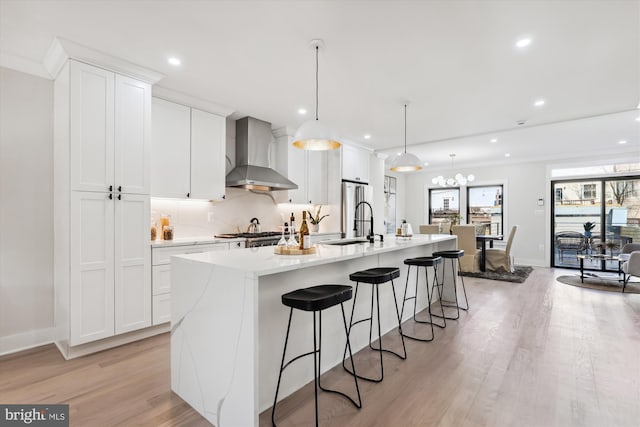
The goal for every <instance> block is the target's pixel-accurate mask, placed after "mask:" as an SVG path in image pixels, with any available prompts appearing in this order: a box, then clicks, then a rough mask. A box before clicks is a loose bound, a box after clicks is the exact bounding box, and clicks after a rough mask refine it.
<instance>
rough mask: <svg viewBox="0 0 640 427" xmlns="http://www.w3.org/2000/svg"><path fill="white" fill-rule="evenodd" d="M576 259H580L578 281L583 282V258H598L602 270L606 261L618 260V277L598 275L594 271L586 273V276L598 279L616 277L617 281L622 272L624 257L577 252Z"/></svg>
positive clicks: (619, 279)
mask: <svg viewBox="0 0 640 427" xmlns="http://www.w3.org/2000/svg"><path fill="white" fill-rule="evenodd" d="M578 259H579V260H580V282H581V283H584V278H585V273H584V260H585V259H588V260H600V265H601V269H602V270H603V271H604V269H605V267H606V263H607V261H618V277H611V276H599V275H597V274H595V273H587V274H586V276H587V277H599V278H600V279H616V280H618V281H621V280H622V279H621V278H620V275H621V274H622V263H623V262H624V261H625V259H623V258H620V257H619V256H613V255H582V254H579V255H578Z"/></svg>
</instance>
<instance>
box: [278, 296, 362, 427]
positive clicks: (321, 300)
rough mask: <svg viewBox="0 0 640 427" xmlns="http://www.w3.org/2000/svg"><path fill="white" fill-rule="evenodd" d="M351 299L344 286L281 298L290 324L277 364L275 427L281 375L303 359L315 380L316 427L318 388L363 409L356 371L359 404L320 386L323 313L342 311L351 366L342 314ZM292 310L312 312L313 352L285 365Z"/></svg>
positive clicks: (345, 330)
mask: <svg viewBox="0 0 640 427" xmlns="http://www.w3.org/2000/svg"><path fill="white" fill-rule="evenodd" d="M351 295H352V288H351V286H344V285H319V286H312V287H310V288H305V289H298V290H295V291H292V292H289V293H286V294H284V295H282V304H284V305H286V306H287V307H291V310H289V323H288V324H287V335H286V337H285V339H284V350H283V351H282V363H281V364H280V373H279V374H278V385H277V386H276V396H275V397H274V399H273V409H272V411H271V423H272V424H273V425H274V426H275V425H276V421H275V416H276V404H277V402H278V392H279V391H280V380H281V379H282V372H283V371H284V370H285V369H286V367H287V366H289V365H290V364H291V363H293V362H295V361H296V360H298V359H300V358H302V357H305V356H310V355H313V377H314V378H313V379H314V399H315V412H316V426H317V425H318V388H320V389H321V390H323V391H327V392H329V393H336V394H339V395H341V396H343V397H345V398H347V399H349V400H350V401H351V403H353V405H354V406H355V407H356V408H358V409H360V408H362V399H361V398H360V388H359V387H358V376H357V375H356V374H355V370H354V372H353V373H352V375H353V380H354V381H355V383H356V391H357V393H358V403H356V402H355V400H353V399H352V398H351V397H349V396H347V395H346V394H345V393H342V392H340V391H337V390H330V389H327V388H324V387H322V384H320V372H321V369H320V366H321V362H322V358H321V348H322V310H325V309H327V308H330V307H333V306H335V305H338V304H340V308H341V309H342V322H343V324H344V333H345V335H346V337H347V344H346V347H347V348H348V349H349V357H350V358H351V364H352V365H353V354H352V353H351V344H350V343H349V330H348V329H347V317H346V316H345V314H344V305H343V303H344V302H345V301H347V300H350V299H351ZM294 308H296V309H298V310H303V311H312V312H313V351H310V352H308V353H304V354H301V355H299V356H296V357H294V358H293V359H291V360H289V361H288V362H287V363H286V364H285V363H284V361H285V355H286V354H287V343H288V341H289V331H290V329H291V317H292V316H293V309H294ZM316 313H318V323H319V328H318V330H319V332H318V335H319V337H318V339H317V340H316ZM345 351H346V350H345ZM316 353H318V357H317V360H316ZM343 363H344V362H343Z"/></svg>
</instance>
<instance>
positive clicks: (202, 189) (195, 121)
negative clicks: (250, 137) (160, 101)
mask: <svg viewBox="0 0 640 427" xmlns="http://www.w3.org/2000/svg"><path fill="white" fill-rule="evenodd" d="M225 152H226V119H225V118H224V117H221V116H217V115H215V114H211V113H207V112H205V111H200V110H196V109H195V108H192V109H191V194H190V195H189V197H190V198H194V199H210V200H222V199H224V190H225V176H226V173H225Z"/></svg>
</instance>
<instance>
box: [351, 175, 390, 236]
mask: <svg viewBox="0 0 640 427" xmlns="http://www.w3.org/2000/svg"><path fill="white" fill-rule="evenodd" d="M372 200H373V188H371V187H370V186H369V185H367V184H360V183H355V182H350V181H342V236H343V237H346V238H353V237H364V236H367V235H369V234H370V233H371V230H370V229H371V222H370V221H371V214H372V212H371V209H370V208H369V206H368V205H367V204H365V203H363V204H361V205H360V207H358V211H357V212H356V206H357V205H358V204H359V203H360V202H367V203H371V202H372ZM356 214H357V216H356ZM378 220H379V221H382V218H379V219H378ZM354 226H355V228H356V229H355V230H354Z"/></svg>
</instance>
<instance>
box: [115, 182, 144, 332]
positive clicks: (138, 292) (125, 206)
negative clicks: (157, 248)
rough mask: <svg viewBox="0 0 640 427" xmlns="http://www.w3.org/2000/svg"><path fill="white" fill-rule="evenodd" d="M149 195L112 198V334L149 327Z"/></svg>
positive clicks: (125, 195)
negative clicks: (113, 220)
mask: <svg viewBox="0 0 640 427" xmlns="http://www.w3.org/2000/svg"><path fill="white" fill-rule="evenodd" d="M149 215H150V201H149V196H145V195H138V194H122V195H118V197H117V200H116V201H115V224H114V234H115V261H114V264H115V281H114V283H115V333H116V334H122V333H124V332H129V331H134V330H136V329H141V328H145V327H147V326H151V297H150V296H151V270H150V268H149V266H150V265H151V248H150V247H149V223H148V221H147V219H148V218H149Z"/></svg>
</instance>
